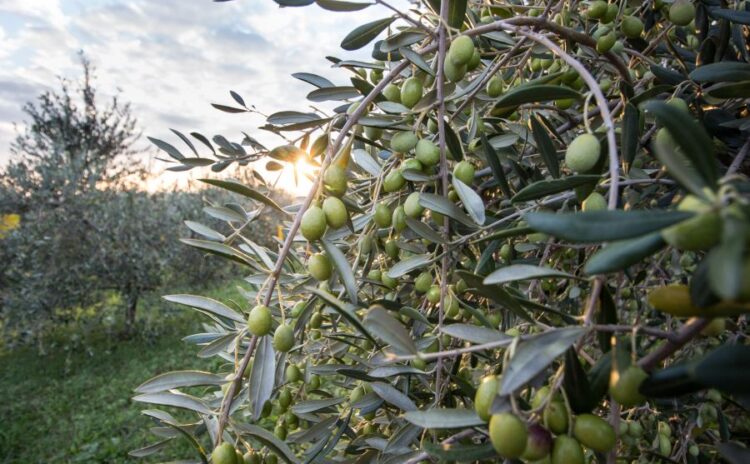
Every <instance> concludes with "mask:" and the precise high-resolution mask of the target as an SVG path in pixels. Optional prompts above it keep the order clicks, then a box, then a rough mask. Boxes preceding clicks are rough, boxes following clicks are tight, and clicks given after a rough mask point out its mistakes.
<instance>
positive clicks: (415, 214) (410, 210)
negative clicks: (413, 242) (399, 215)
mask: <svg viewBox="0 0 750 464" xmlns="http://www.w3.org/2000/svg"><path fill="white" fill-rule="evenodd" d="M404 212H405V213H406V215H407V216H409V217H412V218H419V217H421V216H422V213H423V212H424V207H423V206H422V205H420V204H419V192H412V193H410V194H409V196H408V197H406V201H404Z"/></svg>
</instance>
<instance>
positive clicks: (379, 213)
mask: <svg viewBox="0 0 750 464" xmlns="http://www.w3.org/2000/svg"><path fill="white" fill-rule="evenodd" d="M373 219H374V221H375V224H377V226H378V227H390V226H391V221H392V220H393V213H392V212H391V209H390V208H389V207H388V205H386V204H385V203H378V204H377V206H375V215H374V216H373Z"/></svg>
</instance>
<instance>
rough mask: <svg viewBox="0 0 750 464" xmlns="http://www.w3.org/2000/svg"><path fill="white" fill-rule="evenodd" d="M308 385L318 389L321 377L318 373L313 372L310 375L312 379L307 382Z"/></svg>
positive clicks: (312, 388)
mask: <svg viewBox="0 0 750 464" xmlns="http://www.w3.org/2000/svg"><path fill="white" fill-rule="evenodd" d="M307 387H308V388H309V389H310V390H317V389H318V388H320V377H319V376H318V374H312V375H311V376H310V380H309V381H308V382H307Z"/></svg>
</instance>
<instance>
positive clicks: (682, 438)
mask: <svg viewBox="0 0 750 464" xmlns="http://www.w3.org/2000/svg"><path fill="white" fill-rule="evenodd" d="M275 1H276V3H278V4H279V5H281V6H286V7H309V8H317V7H321V8H323V9H325V10H331V13H330V14H346V12H347V11H354V10H360V9H365V8H369V7H372V5H374V4H379V5H382V6H386V7H388V11H389V12H390V15H389V16H387V17H384V18H381V19H375V20H373V21H371V22H369V23H367V24H363V25H361V26H359V27H357V28H355V29H354V30H352V31H351V32H350V33H349V34H347V35H346V36H345V37H344V38H343V40H342V42H341V47H342V48H343V49H344V50H345V51H351V50H357V49H361V48H363V47H369V48H371V50H372V59H371V60H366V61H361V60H347V59H341V58H336V57H329V58H328V59H329V61H330V62H331V63H332V64H333V66H334V67H335V68H337V69H339V70H340V71H341V73H342V74H344V75H345V76H348V78H349V82H347V83H346V84H335V83H333V82H331V81H329V80H328V79H325V78H323V77H320V76H317V75H314V74H310V73H305V72H300V73H297V74H294V77H295V78H297V79H300V80H302V81H304V82H307V83H309V84H310V85H311V86H312V87H313V89H312V91H311V92H310V93H309V95H308V96H307V98H308V99H309V100H310V101H312V102H328V101H333V102H340V104H341V105H340V106H339V107H337V108H335V109H334V110H333V111H329V112H326V111H324V110H316V111H314V112H300V111H296V110H294V109H292V110H285V111H280V112H277V113H273V114H271V115H270V116H268V119H267V124H266V125H265V126H264V127H262V128H261V129H264V130H267V131H271V132H273V133H275V134H277V135H278V136H279V137H280V138H281V139H283V141H282V142H280V144H279V146H277V147H273V148H268V147H265V146H263V145H261V144H259V143H257V142H256V141H255V140H254V139H252V138H250V137H249V136H246V138H245V140H244V141H243V143H242V144H240V143H230V142H227V141H226V139H224V138H219V139H215V141H216V143H218V144H219V145H220V146H221V149H220V152H221V156H219V155H218V154H217V153H215V152H212V153H207V154H206V155H200V156H199V155H198V154H196V156H195V157H192V156H191V157H187V156H185V155H183V154H182V153H181V152H180V150H179V149H177V148H176V147H175V146H174V145H171V144H168V143H166V142H163V141H156V142H157V144H158V145H159V146H160V147H161V148H162V149H164V150H165V151H166V152H167V153H168V154H169V155H170V156H171V157H172V158H173V160H174V163H175V165H174V166H175V168H177V169H180V168H184V169H188V168H190V167H192V166H195V165H199V164H200V165H204V164H205V165H213V166H214V167H215V168H216V170H220V169H222V168H223V167H225V166H227V165H229V164H231V163H248V162H256V163H258V162H266V163H268V166H269V167H271V168H275V167H278V166H280V165H283V164H285V163H294V162H297V160H298V159H300V158H301V159H304V160H307V162H308V163H312V164H315V165H317V166H318V167H319V170H318V175H317V176H316V177H315V180H314V185H313V187H312V188H311V190H310V192H309V194H308V195H307V196H306V197H305V198H304V200H302V201H301V202H300V203H299V204H295V205H292V206H289V207H286V208H281V207H280V206H279V205H278V204H276V203H275V202H273V201H272V200H270V199H269V198H268V197H267V195H266V193H267V191H266V189H264V188H262V186H261V187H258V186H256V187H255V188H253V187H251V186H246V185H243V184H241V183H238V182H234V181H224V180H217V179H213V180H212V179H208V180H207V182H209V183H211V184H213V185H216V186H218V187H222V188H226V189H229V190H231V191H233V192H236V193H238V194H241V195H244V196H245V197H247V201H249V202H251V203H252V204H254V205H258V207H259V208H264V209H267V210H274V209H275V210H278V211H283V212H284V214H286V215H287V221H286V223H285V224H286V226H285V229H284V240H283V242H282V243H279V246H278V247H273V248H264V247H262V246H260V245H258V244H257V243H256V242H255V241H254V239H253V237H251V236H248V235H246V234H244V233H243V231H242V229H241V228H235V231H234V233H233V234H232V239H231V240H230V239H229V238H227V239H226V240H223V241H222V242H221V243H219V242H218V241H217V242H215V243H213V244H211V246H210V249H209V248H208V247H207V246H206V242H201V243H193V245H198V246H201V247H203V248H204V249H209V251H211V252H214V253H217V254H220V255H223V256H225V257H227V258H230V259H233V260H235V261H238V262H241V263H243V264H244V265H245V266H246V267H247V271H248V272H249V276H248V277H247V281H248V283H249V284H250V287H249V288H248V289H247V290H246V297H247V301H244V302H239V303H238V302H220V301H215V300H211V299H207V298H205V297H201V296H196V295H169V296H166V297H165V298H166V299H167V300H168V301H171V302H174V303H178V304H182V305H185V306H188V307H192V308H194V309H197V310H198V311H200V312H201V313H203V314H204V315H205V316H206V317H207V318H208V322H207V323H206V324H205V329H206V330H204V332H203V333H200V334H195V335H192V336H190V337H188V338H187V340H188V341H190V342H192V343H194V344H195V345H197V347H198V348H199V349H200V351H199V356H216V357H218V358H219V359H220V360H222V361H223V364H221V366H222V367H221V368H219V369H217V371H216V372H202V371H177V372H169V373H162V374H160V375H159V376H157V377H155V378H153V379H151V380H149V381H147V382H145V383H144V384H142V385H140V386H139V387H138V388H137V389H136V391H137V393H138V395H137V396H136V397H135V398H134V399H135V400H136V401H139V402H143V403H148V404H150V405H160V406H164V407H171V408H176V409H174V410H170V411H171V412H168V411H167V410H164V409H159V410H155V409H148V410H146V411H144V414H146V415H147V416H149V417H150V418H152V419H153V420H154V421H155V422H156V423H157V424H159V426H160V427H157V428H156V429H155V431H158V433H157V435H158V437H159V441H158V442H155V443H153V444H151V445H148V446H147V447H145V448H143V449H140V450H136V451H133V452H132V453H131V454H132V455H134V456H148V455H151V454H153V453H156V452H158V451H160V450H161V449H163V448H164V447H166V446H169V442H170V441H171V440H177V439H188V440H189V441H190V443H192V444H193V446H194V451H195V454H194V456H192V457H189V458H190V459H195V460H197V461H201V462H209V461H210V462H213V463H215V464H229V463H240V462H245V463H257V462H261V461H263V462H270V463H275V462H277V461H278V460H279V459H281V460H283V461H285V462H287V463H299V462H305V463H308V462H399V463H416V462H427V461H499V460H502V459H507V460H512V461H514V462H517V461H518V460H521V461H523V462H540V463H545V462H551V463H553V464H563V463H565V464H568V463H571V464H578V463H584V462H630V461H632V462H691V463H697V462H716V461H719V460H720V459H725V460H727V461H729V462H732V463H740V462H747V460H748V459H749V457H748V456H749V453H750V452H749V451H748V450H747V449H746V448H745V447H744V446H743V445H742V444H741V443H743V442H746V441H747V439H748V437H749V436H750V428H749V427H748V425H750V421H749V420H748V415H747V408H748V407H750V403H749V402H748V393H750V389H748V386H747V385H748V377H747V376H748V374H747V373H748V372H750V371H748V368H749V367H750V349H749V348H748V347H747V346H746V343H747V320H746V315H745V314H746V313H747V312H749V311H750V304H749V303H748V301H749V300H748V298H750V268H749V267H748V266H749V265H750V260H748V252H747V243H748V237H750V236H749V235H748V226H749V225H750V221H749V220H750V209H749V208H748V206H749V204H748V196H747V192H748V187H749V186H750V184H748V180H747V176H746V173H747V166H746V163H745V159H746V157H747V154H748V151H749V149H750V138H749V137H748V135H749V133H748V132H749V131H750V125H749V124H748V115H749V113H748V109H749V108H748V104H747V98H748V97H750V90H749V89H750V63H748V61H749V60H748V58H749V56H750V49H749V48H748V41H747V37H748V23H749V19H748V18H750V10H748V5H747V4H746V2H722V3H719V2H711V1H706V2H690V1H686V0H676V1H675V2H671V3H670V2H664V1H662V0H659V1H647V2H627V1H622V2H612V3H607V2H606V1H602V0H595V1H591V2H564V1H561V2H542V1H531V2H523V3H521V2H513V1H501V0H483V1H474V0H471V1H467V0H443V1H442V2H441V1H440V0H427V1H422V2H417V3H415V4H414V5H413V6H412V8H410V9H408V10H404V11H400V10H398V9H396V8H393V7H392V6H391V5H390V4H389V3H388V2H387V1H384V0H377V1H376V2H374V3H366V2H349V1H346V2H345V1H338V0H275ZM279 14H280V15H281V14H284V13H283V12H280V13H279ZM381 36H382V40H376V39H378V37H381ZM232 97H233V99H234V101H235V103H232V104H231V105H223V104H221V105H219V104H217V105H215V106H216V107H217V108H218V109H219V110H222V111H227V112H233V113H238V114H240V115H242V114H243V113H246V112H253V111H255V109H254V108H253V107H252V106H248V105H247V104H246V103H245V100H244V99H243V97H242V96H240V95H237V94H236V93H234V92H232ZM300 106H302V105H300ZM203 139H205V138H204V137H203ZM183 141H184V142H186V143H187V145H189V146H190V147H191V148H192V147H193V145H192V142H190V141H189V140H184V139H183ZM203 141H204V143H205V142H206V141H205V140H203ZM208 145H209V147H211V144H210V143H209V144H208ZM246 147H249V148H248V149H246ZM212 151H213V148H212ZM237 219H238V221H236V222H238V223H241V222H243V220H244V219H245V218H244V217H242V218H237ZM252 220H253V218H252V217H247V222H249V223H252ZM203 232H204V234H205V235H206V236H208V237H211V236H215V234H216V233H215V232H214V231H213V230H212V229H209V228H205V229H203ZM178 410H186V411H187V412H186V411H178ZM178 412H179V414H178ZM166 430H170V431H169V432H166ZM177 432H180V433H177ZM186 458H188V457H187V456H186Z"/></svg>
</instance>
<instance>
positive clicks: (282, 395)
mask: <svg viewBox="0 0 750 464" xmlns="http://www.w3.org/2000/svg"><path fill="white" fill-rule="evenodd" d="M290 404H292V394H291V393H290V392H289V390H287V389H286V388H284V389H282V390H281V391H280V392H279V406H280V407H281V410H282V411H286V408H288V407H289V405H290Z"/></svg>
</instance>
